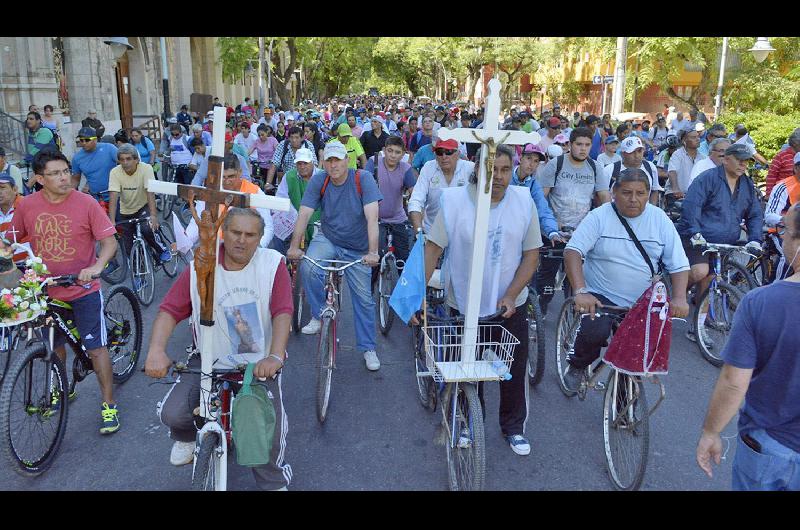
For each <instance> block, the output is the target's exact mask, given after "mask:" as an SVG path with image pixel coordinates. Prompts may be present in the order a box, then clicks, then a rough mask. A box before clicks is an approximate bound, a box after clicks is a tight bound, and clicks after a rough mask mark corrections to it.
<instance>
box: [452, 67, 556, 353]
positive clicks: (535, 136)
mask: <svg viewBox="0 0 800 530" xmlns="http://www.w3.org/2000/svg"><path fill="white" fill-rule="evenodd" d="M500 87H501V84H500V81H499V80H498V79H496V78H495V79H492V80H491V81H489V95H488V97H487V98H486V112H485V114H484V121H483V129H446V128H444V127H442V128H441V129H439V138H441V139H443V140H449V139H451V138H452V139H454V140H458V141H459V142H466V143H481V144H483V147H482V148H481V157H480V162H479V163H478V164H477V165H476V166H475V171H476V172H477V174H478V189H477V192H478V193H477V201H476V206H475V209H476V211H475V230H474V232H473V233H474V234H475V239H474V240H473V246H472V257H471V259H470V273H469V291H468V292H469V294H468V295H467V308H466V311H465V312H464V336H463V338H462V351H461V362H471V361H473V360H474V359H475V344H476V339H477V336H478V316H479V314H478V312H479V309H480V305H481V288H482V284H483V269H484V265H485V261H486V241H487V239H488V235H489V208H490V206H491V187H492V170H493V169H494V158H495V154H496V152H497V146H498V145H500V144H511V145H525V144H538V143H539V142H540V141H541V139H542V137H541V136H540V135H539V133H536V132H530V133H526V132H524V131H504V130H501V129H500V128H499V123H498V122H499V120H498V118H499V115H500Z"/></svg>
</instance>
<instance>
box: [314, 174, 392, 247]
mask: <svg viewBox="0 0 800 530" xmlns="http://www.w3.org/2000/svg"><path fill="white" fill-rule="evenodd" d="M355 174H356V171H355V170H354V169H351V170H349V172H348V174H347V180H345V181H344V184H342V185H341V186H337V185H335V184H334V183H333V180H330V181H329V182H328V186H327V187H326V188H325V195H324V196H323V197H322V198H320V190H321V189H322V184H323V183H324V182H325V177H326V176H328V174H327V173H326V172H325V171H318V172H317V173H315V174H314V176H312V177H311V180H309V181H308V186H307V187H306V191H305V193H304V194H303V200H302V201H300V205H301V206H308V207H309V208H311V209H312V210H316V209H317V208H318V207H320V206H322V218H321V219H320V220H321V221H322V233H323V234H324V235H325V237H326V238H328V241H330V242H331V243H333V244H334V245H335V246H337V247H342V248H346V249H349V250H356V251H359V252H365V253H366V252H367V251H368V250H369V237H368V235H367V218H366V217H365V216H364V205H366V204H370V203H372V202H378V201H380V200H383V196H382V195H381V192H380V190H379V189H378V184H377V183H376V182H375V177H373V176H372V174H371V173H369V172H368V171H364V170H363V169H362V170H361V174H360V175H359V180H360V182H361V196H359V194H358V190H357V189H356V181H355Z"/></svg>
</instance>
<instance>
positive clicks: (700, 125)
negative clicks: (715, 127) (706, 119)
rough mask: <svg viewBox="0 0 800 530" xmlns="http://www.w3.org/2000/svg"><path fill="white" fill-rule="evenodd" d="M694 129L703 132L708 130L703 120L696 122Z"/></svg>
mask: <svg viewBox="0 0 800 530" xmlns="http://www.w3.org/2000/svg"><path fill="white" fill-rule="evenodd" d="M694 130H695V131H697V132H703V131H705V130H706V126H705V124H704V123H703V122H702V121H698V122H697V123H695V124H694Z"/></svg>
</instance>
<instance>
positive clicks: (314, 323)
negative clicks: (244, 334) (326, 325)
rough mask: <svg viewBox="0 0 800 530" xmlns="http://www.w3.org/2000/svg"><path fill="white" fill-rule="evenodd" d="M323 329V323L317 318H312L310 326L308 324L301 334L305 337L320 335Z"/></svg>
mask: <svg viewBox="0 0 800 530" xmlns="http://www.w3.org/2000/svg"><path fill="white" fill-rule="evenodd" d="M321 328H322V321H320V320H317V319H316V318H312V319H311V320H310V321H309V322H308V324H306V325H305V326H304V327H303V329H301V330H300V332H301V333H302V334H303V335H316V334H317V333H319V330H320V329H321Z"/></svg>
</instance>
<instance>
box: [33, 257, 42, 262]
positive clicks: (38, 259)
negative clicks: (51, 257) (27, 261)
mask: <svg viewBox="0 0 800 530" xmlns="http://www.w3.org/2000/svg"><path fill="white" fill-rule="evenodd" d="M33 262H34V263H42V258H40V257H39V256H36V257H35V258H33Z"/></svg>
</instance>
